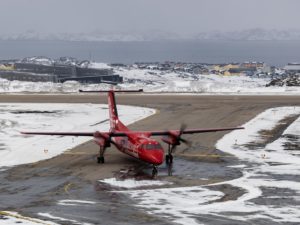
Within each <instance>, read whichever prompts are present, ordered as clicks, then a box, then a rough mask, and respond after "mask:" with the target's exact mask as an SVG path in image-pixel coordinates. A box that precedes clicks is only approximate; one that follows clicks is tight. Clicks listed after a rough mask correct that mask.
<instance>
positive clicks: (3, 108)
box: [0, 103, 155, 225]
mask: <svg viewBox="0 0 300 225" xmlns="http://www.w3.org/2000/svg"><path fill="white" fill-rule="evenodd" d="M118 111H119V116H120V119H121V120H122V121H123V122H124V123H125V124H130V123H133V122H134V121H137V120H140V119H143V118H145V117H147V116H149V115H151V114H153V113H154V112H155V110H153V109H148V108H141V107H132V106H122V105H121V106H120V105H119V106H118ZM107 118H108V108H107V105H100V104H45V103H43V104H27V103H25V104H23V103H1V104H0V133H1V137H0V171H1V170H4V169H5V168H6V167H9V166H14V165H19V164H24V163H32V162H36V161H39V160H43V159H48V158H51V157H54V156H56V155H59V154H61V153H63V152H64V151H66V150H68V149H71V148H73V147H74V146H77V145H79V144H82V143H83V142H86V141H88V140H90V139H91V138H90V137H60V136H28V135H22V134H20V132H19V131H21V130H23V131H24V130H27V131H28V130H30V131H70V132H74V131H82V132H84V131H96V130H101V131H108V129H109V122H108V121H107ZM75 202H76V204H79V203H84V204H92V203H91V202H87V201H85V202H82V201H75V200H73V201H71V202H70V201H64V202H63V201H62V202H61V204H66V205H67V204H75ZM40 216H43V217H45V218H49V219H55V220H59V221H62V222H64V223H66V222H71V223H72V224H81V223H79V222H77V221H75V220H72V221H70V220H67V219H64V218H60V217H55V216H52V215H51V214H49V213H40ZM0 217H2V218H1V219H0V224H3V225H4V224H5V225H7V224H16V223H23V224H54V223H51V222H46V221H41V220H37V219H32V218H28V217H23V216H21V215H19V214H17V213H14V212H0Z"/></svg>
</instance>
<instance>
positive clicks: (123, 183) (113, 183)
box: [99, 178, 172, 188]
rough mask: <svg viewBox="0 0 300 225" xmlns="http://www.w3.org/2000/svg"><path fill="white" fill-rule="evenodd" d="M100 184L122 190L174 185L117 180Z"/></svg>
mask: <svg viewBox="0 0 300 225" xmlns="http://www.w3.org/2000/svg"><path fill="white" fill-rule="evenodd" d="M99 182H101V183H105V184H109V185H111V186H114V187H122V188H138V187H145V186H162V185H168V184H172V183H171V182H167V181H159V180H135V179H125V180H117V179H116V178H108V179H104V180H99Z"/></svg>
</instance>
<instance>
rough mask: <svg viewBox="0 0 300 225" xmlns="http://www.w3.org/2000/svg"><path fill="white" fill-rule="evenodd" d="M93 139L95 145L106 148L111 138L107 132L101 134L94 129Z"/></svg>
mask: <svg viewBox="0 0 300 225" xmlns="http://www.w3.org/2000/svg"><path fill="white" fill-rule="evenodd" d="M94 141H95V142H96V144H97V145H99V146H101V147H104V148H107V147H110V143H111V138H110V136H109V135H107V134H102V133H100V132H98V131H96V132H95V133H94Z"/></svg>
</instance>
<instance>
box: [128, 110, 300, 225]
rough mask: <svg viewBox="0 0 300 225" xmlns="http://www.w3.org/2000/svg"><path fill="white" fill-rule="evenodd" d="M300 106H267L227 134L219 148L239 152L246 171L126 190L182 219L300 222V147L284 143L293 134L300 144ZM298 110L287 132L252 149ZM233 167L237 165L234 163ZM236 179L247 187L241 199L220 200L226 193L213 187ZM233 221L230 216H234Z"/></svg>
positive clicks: (162, 212)
mask: <svg viewBox="0 0 300 225" xmlns="http://www.w3.org/2000/svg"><path fill="white" fill-rule="evenodd" d="M299 115H300V107H280V108H274V109H269V110H266V111H265V112H263V113H261V114H260V115H258V116H257V117H256V118H254V119H252V120H251V121H249V122H248V123H246V124H245V125H244V127H245V130H237V131H233V132H231V133H229V134H227V135H225V136H224V137H223V138H222V139H221V140H220V141H219V142H218V143H217V148H219V149H220V150H222V151H225V152H228V153H231V154H234V155H236V156H237V157H238V158H239V159H240V160H241V164H239V165H235V166H233V167H235V168H237V169H240V170H241V172H242V173H243V176H242V177H240V178H238V179H235V180H231V181H226V182H222V183H216V184H212V185H206V186H194V187H181V188H156V189H153V190H148V189H147V190H132V191H125V192H124V193H126V194H127V195H129V196H130V197H131V198H133V199H134V200H135V201H136V202H137V206H138V207H141V208H145V209H147V212H149V213H150V214H156V215H160V216H164V217H166V218H168V219H170V220H173V221H174V222H177V223H180V224H210V223H209V222H203V221H214V220H216V221H227V222H228V221H233V222H234V224H238V223H239V222H240V223H242V222H243V221H246V222H247V223H251V224H256V223H257V221H256V220H264V221H265V222H266V223H265V224H275V223H276V224H281V223H288V222H290V223H293V224H299V223H300V213H299V212H300V198H299V196H300V183H299V180H297V179H298V178H297V176H299V174H300V160H299V154H294V153H295V152H296V153H299V151H300V149H296V150H292V149H290V150H289V149H286V147H285V148H284V143H286V142H291V141H290V140H288V139H286V138H284V136H286V134H289V135H293V136H294V137H295V138H296V139H295V140H296V143H297V144H298V146H299V140H300V136H299V135H300V134H299V121H300V118H299ZM290 116H298V119H297V120H296V121H295V122H293V123H292V124H291V125H290V126H289V127H288V128H287V129H286V130H285V131H284V133H283V134H282V135H281V137H279V138H277V139H276V140H274V141H271V143H265V145H260V146H261V147H256V148H254V149H252V148H251V147H249V144H252V143H262V141H263V140H262V137H261V131H263V130H272V129H273V128H274V127H275V126H277V125H278V124H279V123H282V120H283V119H285V118H287V117H290ZM231 167H232V166H231ZM224 184H226V185H231V186H233V187H237V188H239V189H241V190H243V191H244V192H245V193H244V194H242V195H241V196H240V197H238V198H237V199H236V200H227V201H226V200H225V201H218V200H220V199H221V198H222V197H223V196H224V194H223V193H222V192H220V191H216V190H212V189H211V188H216V187H218V186H220V185H224ZM228 223H229V224H230V222H228Z"/></svg>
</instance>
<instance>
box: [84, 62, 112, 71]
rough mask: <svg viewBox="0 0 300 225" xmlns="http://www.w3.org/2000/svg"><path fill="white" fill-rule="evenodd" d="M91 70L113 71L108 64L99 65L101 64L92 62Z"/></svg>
mask: <svg viewBox="0 0 300 225" xmlns="http://www.w3.org/2000/svg"><path fill="white" fill-rule="evenodd" d="M89 68H93V69H112V67H111V66H109V65H108V64H107V63H99V62H90V63H89Z"/></svg>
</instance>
